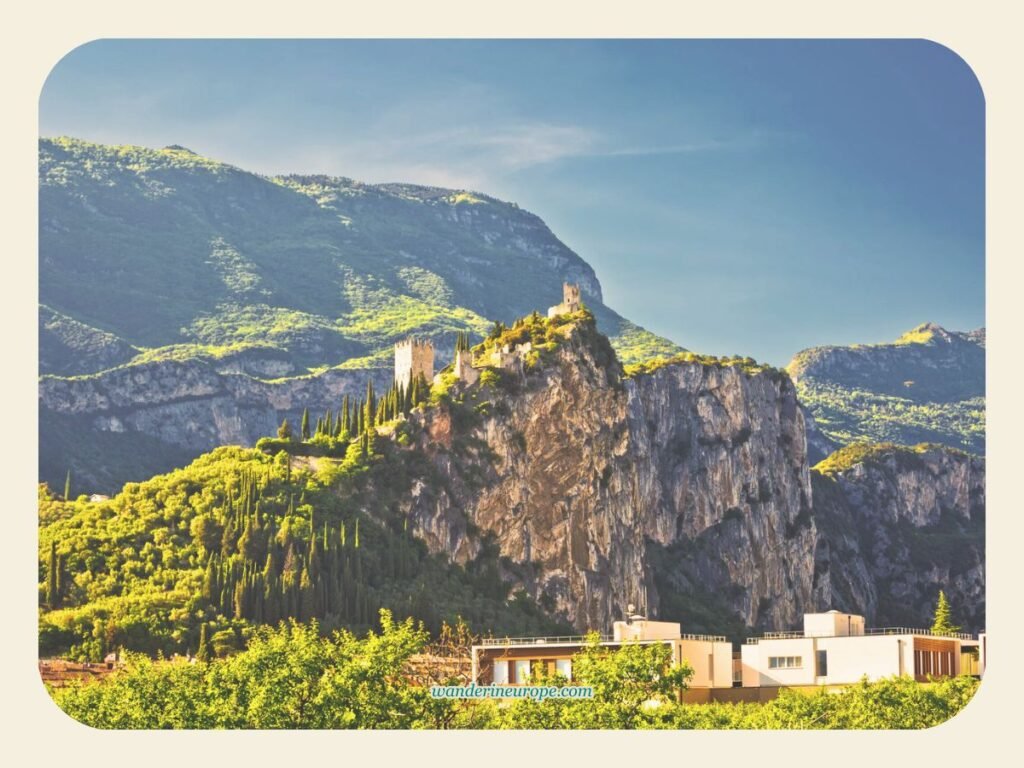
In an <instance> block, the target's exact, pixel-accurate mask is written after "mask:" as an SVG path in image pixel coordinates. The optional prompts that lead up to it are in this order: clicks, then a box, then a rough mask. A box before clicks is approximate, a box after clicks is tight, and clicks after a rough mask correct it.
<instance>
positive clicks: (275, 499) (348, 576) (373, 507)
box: [39, 439, 564, 660]
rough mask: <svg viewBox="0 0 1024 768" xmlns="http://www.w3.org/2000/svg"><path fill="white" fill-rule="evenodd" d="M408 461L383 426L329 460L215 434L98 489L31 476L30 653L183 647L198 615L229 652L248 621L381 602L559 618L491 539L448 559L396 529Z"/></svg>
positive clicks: (399, 607)
mask: <svg viewBox="0 0 1024 768" xmlns="http://www.w3.org/2000/svg"><path fill="white" fill-rule="evenodd" d="M418 462H420V459H418V458H417V455H416V454H415V453H414V452H409V451H403V450H401V448H400V447H399V446H398V445H397V444H396V443H393V442H392V441H389V440H372V439H371V440H366V439H354V440H352V442H351V443H350V444H349V447H348V449H347V453H346V455H345V458H344V459H340V460H331V459H320V460H318V459H315V458H305V459H295V458H291V457H290V456H289V455H288V454H287V453H285V452H284V451H280V452H277V453H276V454H275V455H273V456H269V455H267V454H265V453H263V452H261V451H257V450H247V449H241V448H234V447H225V448H219V449H217V450H215V451H213V452H212V453H210V454H207V455H205V456H203V457H201V458H199V459H197V460H196V461H195V462H193V463H192V464H191V465H190V466H188V467H186V468H185V469H182V470H177V471H175V472H172V473H170V474H168V475H163V476H160V477H156V478H153V479H152V480H149V481H147V482H144V483H129V484H128V485H126V486H125V488H124V490H123V491H122V492H121V493H120V494H118V495H117V496H115V497H114V498H112V499H110V500H106V501H96V502H91V501H89V500H88V499H87V498H86V497H84V496H82V497H79V498H78V499H76V500H74V501H64V500H62V499H59V498H56V497H55V496H54V495H53V494H52V493H51V492H50V491H49V490H48V489H47V488H46V487H45V486H42V487H41V491H40V512H39V514H40V531H39V540H40V543H39V546H40V574H39V578H40V606H41V607H40V610H41V613H40V637H39V642H40V653H41V654H42V655H44V656H49V655H66V656H68V657H70V658H78V659H85V660H97V659H99V658H101V657H102V656H103V655H104V654H106V653H108V652H110V651H112V650H117V649H119V648H128V649H131V650H136V651H141V652H145V653H149V654H153V653H158V652H159V653H164V654H170V653H175V652H177V653H186V652H192V653H195V652H196V651H197V649H198V647H199V641H200V633H201V632H202V631H203V629H202V628H203V626H204V625H205V626H207V631H208V633H209V635H210V637H211V638H212V643H213V646H214V648H215V649H216V651H217V652H218V653H229V652H231V651H232V650H237V649H239V648H241V647H243V646H244V643H245V639H246V637H247V636H248V635H249V633H250V628H251V627H252V626H253V625H255V624H259V623H274V622H276V621H278V620H279V619H282V618H287V617H295V618H298V619H300V620H303V621H308V620H310V619H314V618H316V619H318V620H319V621H320V622H321V626H322V628H323V629H324V630H330V629H334V628H337V627H342V626H345V627H350V628H356V629H358V628H366V627H368V626H370V625H371V624H372V623H373V621H374V617H375V616H376V613H377V610H378V609H379V608H380V607H389V608H391V609H392V610H393V611H394V612H395V613H396V614H397V615H401V616H415V617H416V618H418V619H421V620H423V621H425V622H426V624H427V626H428V627H430V628H431V629H433V630H436V629H437V628H438V627H439V624H440V621H441V620H442V619H448V620H450V621H454V620H455V617H456V616H462V617H464V618H465V619H467V620H468V621H470V622H472V624H473V625H474V626H481V627H484V626H485V627H488V628H490V629H493V630H494V631H507V632H520V631H523V630H524V628H532V629H533V630H537V631H539V630H550V629H564V627H562V626H561V625H559V624H558V623H557V622H553V621H551V620H550V619H547V618H545V617H544V616H543V615H542V614H541V612H540V610H539V609H538V608H536V606H534V605H532V603H530V602H529V601H525V600H523V599H522V598H521V597H518V596H515V595H512V596H510V595H509V594H508V592H509V587H508V586H507V585H506V584H505V583H504V582H503V581H502V579H501V578H500V577H499V575H498V574H499V567H500V564H499V562H498V559H497V557H496V556H495V555H494V554H493V552H491V551H487V552H485V553H484V554H482V555H481V557H480V558H478V559H477V561H475V562H473V563H471V564H469V565H468V566H467V567H465V568H462V567H457V566H453V565H451V564H449V563H448V562H447V561H446V559H445V558H443V557H436V556H430V555H429V554H428V553H427V552H426V549H425V547H424V546H423V544H422V543H421V542H419V541H418V540H416V539H415V538H414V537H413V536H412V535H411V534H410V533H409V532H408V530H407V526H406V523H405V520H404V519H402V518H401V516H400V514H399V513H398V512H397V511H396V510H397V504H398V501H399V499H400V498H401V496H402V494H403V493H406V492H407V491H408V487H409V483H410V478H411V477H412V476H413V475H414V474H417V473H419V474H423V475H429V473H430V469H429V467H426V466H424V465H422V464H419V463H418ZM51 552H52V555H51ZM53 567H56V568H57V570H56V571H53V570H51V568H53Z"/></svg>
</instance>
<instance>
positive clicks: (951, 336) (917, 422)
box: [786, 322, 985, 459]
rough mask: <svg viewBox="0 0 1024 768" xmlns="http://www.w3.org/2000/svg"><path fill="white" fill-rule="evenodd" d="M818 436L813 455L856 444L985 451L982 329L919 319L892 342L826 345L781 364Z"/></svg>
mask: <svg viewBox="0 0 1024 768" xmlns="http://www.w3.org/2000/svg"><path fill="white" fill-rule="evenodd" d="M786 370H787V372H788V373H789V375H790V376H791V377H792V378H793V381H794V382H795V383H796V385H797V389H798V391H799V393H800V399H801V402H803V403H804V405H805V407H806V408H807V410H808V411H809V413H810V414H811V415H812V416H813V418H814V421H815V424H816V428H817V430H818V431H819V432H820V433H821V435H822V436H823V440H825V441H828V442H827V444H826V443H825V442H822V443H821V446H823V449H819V451H818V454H817V458H819V459H821V458H824V455H823V453H828V452H830V451H829V450H828V449H827V446H828V445H831V446H832V447H833V448H835V447H839V446H843V445H849V444H851V443H856V442H859V441H864V440H866V441H873V442H894V443H900V444H904V445H913V444H916V443H921V442H935V443H940V444H943V445H948V446H950V447H953V448H959V449H962V450H967V451H970V452H972V453H975V454H984V451H985V329H984V328H983V327H982V328H978V329H975V330H973V331H950V330H947V329H946V328H943V327H942V326H941V325H939V324H937V323H933V322H926V323H922V324H920V325H918V326H915V327H914V328H912V329H910V330H909V331H907V332H905V333H903V334H902V335H900V337H899V338H897V339H896V340H895V341H892V342H885V343H880V344H853V345H849V346H841V345H826V346H819V347H811V348H809V349H805V350H803V351H801V352H799V353H797V354H796V355H795V356H794V357H793V359H792V360H791V361H790V363H789V365H787V367H786Z"/></svg>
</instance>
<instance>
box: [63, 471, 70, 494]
mask: <svg viewBox="0 0 1024 768" xmlns="http://www.w3.org/2000/svg"><path fill="white" fill-rule="evenodd" d="M64 501H71V470H70V469H68V473H67V474H66V475H65V476H64Z"/></svg>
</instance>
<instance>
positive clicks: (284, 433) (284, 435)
mask: <svg viewBox="0 0 1024 768" xmlns="http://www.w3.org/2000/svg"><path fill="white" fill-rule="evenodd" d="M277 436H278V437H279V438H281V439H282V440H291V439H292V427H291V424H289V423H288V419H285V420H284V421H282V422H281V426H280V427H278V428H277Z"/></svg>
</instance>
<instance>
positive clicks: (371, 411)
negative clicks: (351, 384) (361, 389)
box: [366, 379, 377, 429]
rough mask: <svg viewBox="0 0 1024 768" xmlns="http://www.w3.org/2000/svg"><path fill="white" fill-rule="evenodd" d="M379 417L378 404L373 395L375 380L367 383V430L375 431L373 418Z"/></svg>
mask: <svg viewBox="0 0 1024 768" xmlns="http://www.w3.org/2000/svg"><path fill="white" fill-rule="evenodd" d="M376 415H377V402H376V400H375V398H374V394H373V379H369V380H368V381H367V382H366V422H367V423H366V429H373V417H374V416H376Z"/></svg>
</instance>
